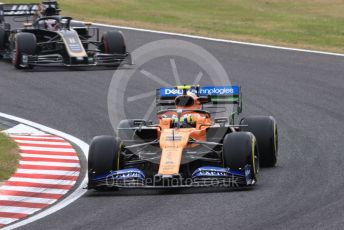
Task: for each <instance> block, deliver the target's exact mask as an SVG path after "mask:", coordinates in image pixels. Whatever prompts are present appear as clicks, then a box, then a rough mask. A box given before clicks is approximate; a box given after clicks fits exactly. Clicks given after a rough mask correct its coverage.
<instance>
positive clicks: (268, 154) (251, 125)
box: [240, 116, 278, 167]
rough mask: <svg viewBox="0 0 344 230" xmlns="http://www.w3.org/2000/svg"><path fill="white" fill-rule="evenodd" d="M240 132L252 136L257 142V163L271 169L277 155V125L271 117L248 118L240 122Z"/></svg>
mask: <svg viewBox="0 0 344 230" xmlns="http://www.w3.org/2000/svg"><path fill="white" fill-rule="evenodd" d="M240 125H244V126H243V127H242V128H241V130H242V131H248V132H251V133H253V134H254V136H255V137H256V139H257V142H258V151H259V156H260V159H259V162H260V165H261V166H262V167H273V166H275V165H276V162H277V155H278V132H277V124H276V121H275V119H274V118H273V117H271V116H249V117H245V118H243V119H242V120H241V121H240Z"/></svg>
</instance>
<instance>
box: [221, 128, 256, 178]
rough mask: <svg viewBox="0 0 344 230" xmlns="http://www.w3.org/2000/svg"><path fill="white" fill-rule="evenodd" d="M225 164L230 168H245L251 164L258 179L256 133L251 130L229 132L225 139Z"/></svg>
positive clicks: (223, 155)
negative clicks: (250, 131)
mask: <svg viewBox="0 0 344 230" xmlns="http://www.w3.org/2000/svg"><path fill="white" fill-rule="evenodd" d="M222 157H223V166H224V167H225V168H230V169H236V170H238V169H243V168H244V167H245V166H246V165H251V166H252V169H253V174H254V175H253V176H254V178H255V179H257V173H258V171H259V155H258V152H257V143H256V139H255V137H254V135H253V134H252V133H249V132H235V133H229V134H227V135H226V136H225V138H224V141H223V154H222Z"/></svg>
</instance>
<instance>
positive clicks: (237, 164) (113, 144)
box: [88, 86, 278, 190]
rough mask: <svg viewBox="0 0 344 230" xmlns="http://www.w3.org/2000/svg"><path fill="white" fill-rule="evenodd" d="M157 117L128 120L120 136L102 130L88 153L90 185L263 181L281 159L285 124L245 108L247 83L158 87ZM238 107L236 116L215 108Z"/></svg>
mask: <svg viewBox="0 0 344 230" xmlns="http://www.w3.org/2000/svg"><path fill="white" fill-rule="evenodd" d="M156 95H157V96H156V103H157V123H156V124H153V122H151V121H146V120H142V119H130V120H122V121H121V122H120V123H119V125H118V128H117V134H116V136H115V137H114V136H97V137H94V139H93V140H92V142H91V145H90V149H89V157H88V178H89V182H88V189H96V190H103V189H109V188H128V187H129V188H133V187H134V188H157V187H158V188H162V187H198V186H199V187H201V186H228V187H243V186H244V187H246V186H248V187H249V186H253V185H255V184H256V182H257V174H258V171H259V168H260V167H273V166H274V165H275V164H276V161H277V152H278V133H277V124H276V121H275V119H274V118H273V117H271V116H248V117H245V118H242V119H241V120H240V122H239V123H238V124H235V123H237V122H235V121H236V120H237V119H236V117H237V115H239V113H241V111H242V99H241V87H239V86H206V87H199V86H179V87H175V88H160V89H157V94H156ZM226 106H229V107H231V108H230V111H228V113H227V112H226V113H227V114H228V117H219V118H214V117H213V115H214V114H216V113H213V112H211V111H210V110H211V109H214V108H215V109H219V108H220V109H222V108H226Z"/></svg>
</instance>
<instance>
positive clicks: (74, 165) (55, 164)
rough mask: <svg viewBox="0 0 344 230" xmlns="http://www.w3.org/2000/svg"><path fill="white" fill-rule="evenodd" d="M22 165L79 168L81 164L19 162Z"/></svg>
mask: <svg viewBox="0 0 344 230" xmlns="http://www.w3.org/2000/svg"><path fill="white" fill-rule="evenodd" d="M19 164H20V165H44V166H62V167H78V168H80V164H79V163H63V162H48V161H19Z"/></svg>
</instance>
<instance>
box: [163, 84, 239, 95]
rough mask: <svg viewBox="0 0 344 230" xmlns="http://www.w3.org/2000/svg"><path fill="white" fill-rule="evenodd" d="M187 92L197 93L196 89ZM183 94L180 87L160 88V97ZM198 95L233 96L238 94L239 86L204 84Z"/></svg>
mask: <svg viewBox="0 0 344 230" xmlns="http://www.w3.org/2000/svg"><path fill="white" fill-rule="evenodd" d="M189 92H192V93H195V94H196V93H197V91H196V89H190V90H189ZM182 94H183V90H182V89H175V88H160V97H173V96H179V95H182ZM199 95H200V96H208V95H209V96H233V95H239V86H205V87H200V89H199Z"/></svg>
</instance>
